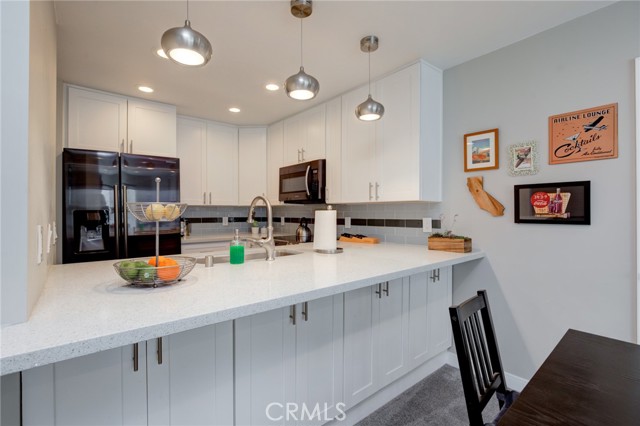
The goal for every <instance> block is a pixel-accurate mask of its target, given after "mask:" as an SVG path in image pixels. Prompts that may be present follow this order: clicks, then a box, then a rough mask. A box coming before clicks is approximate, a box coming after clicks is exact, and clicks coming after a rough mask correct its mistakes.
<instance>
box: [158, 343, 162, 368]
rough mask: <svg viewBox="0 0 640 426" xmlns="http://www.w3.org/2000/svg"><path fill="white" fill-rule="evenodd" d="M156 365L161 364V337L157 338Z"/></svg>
mask: <svg viewBox="0 0 640 426" xmlns="http://www.w3.org/2000/svg"><path fill="white" fill-rule="evenodd" d="M158 364H162V337H158Z"/></svg>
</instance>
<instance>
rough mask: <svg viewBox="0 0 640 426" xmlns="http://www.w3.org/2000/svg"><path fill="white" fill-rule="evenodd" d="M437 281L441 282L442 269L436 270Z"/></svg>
mask: <svg viewBox="0 0 640 426" xmlns="http://www.w3.org/2000/svg"><path fill="white" fill-rule="evenodd" d="M435 280H437V281H440V268H438V269H436V270H435ZM435 280H434V281H435Z"/></svg>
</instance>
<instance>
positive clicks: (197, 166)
mask: <svg viewBox="0 0 640 426" xmlns="http://www.w3.org/2000/svg"><path fill="white" fill-rule="evenodd" d="M177 143H178V157H179V158H180V201H181V202H182V203H187V204H190V205H199V204H204V203H205V199H204V193H205V192H206V189H205V188H206V186H205V185H206V181H207V177H206V170H207V166H206V154H207V123H206V122H205V121H204V120H197V119H192V118H186V117H178V142H177Z"/></svg>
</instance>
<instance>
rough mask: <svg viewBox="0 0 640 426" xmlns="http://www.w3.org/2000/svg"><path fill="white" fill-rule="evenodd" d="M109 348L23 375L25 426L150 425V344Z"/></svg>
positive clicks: (32, 370) (38, 368)
mask: <svg viewBox="0 0 640 426" xmlns="http://www.w3.org/2000/svg"><path fill="white" fill-rule="evenodd" d="M133 347H134V345H128V346H124V347H122V348H116V349H111V350H107V351H103V352H98V353H95V354H92V355H86V356H82V357H78V358H74V359H70V360H67V361H61V362H57V363H55V364H49V365H45V366H42V367H37V368H33V369H30V370H26V371H24V372H23V373H22V415H23V424H24V425H60V426H72V425H78V426H88V425H135V426H139V425H146V424H147V375H146V349H145V348H146V346H145V344H144V343H140V344H138V357H137V359H138V366H137V367H138V369H137V371H134V359H133V358H134V352H133V351H134V349H133Z"/></svg>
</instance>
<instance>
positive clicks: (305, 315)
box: [302, 302, 309, 321]
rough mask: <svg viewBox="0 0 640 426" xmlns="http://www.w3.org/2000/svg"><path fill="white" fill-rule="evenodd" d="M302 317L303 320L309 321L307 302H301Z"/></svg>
mask: <svg viewBox="0 0 640 426" xmlns="http://www.w3.org/2000/svg"><path fill="white" fill-rule="evenodd" d="M302 318H304V320H305V321H309V302H304V303H303V304H302Z"/></svg>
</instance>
